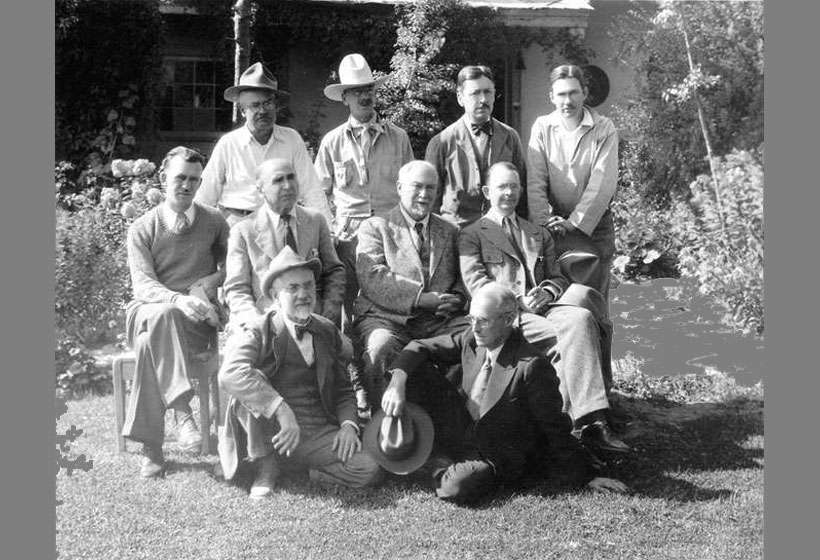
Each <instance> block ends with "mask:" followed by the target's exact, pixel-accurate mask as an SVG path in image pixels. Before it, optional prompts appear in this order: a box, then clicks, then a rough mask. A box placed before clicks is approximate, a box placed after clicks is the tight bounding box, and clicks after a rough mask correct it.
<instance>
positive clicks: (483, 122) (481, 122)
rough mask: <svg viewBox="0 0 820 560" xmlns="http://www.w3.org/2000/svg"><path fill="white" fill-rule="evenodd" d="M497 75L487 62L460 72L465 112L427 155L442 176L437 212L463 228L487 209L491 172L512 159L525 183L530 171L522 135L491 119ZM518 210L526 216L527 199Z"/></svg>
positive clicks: (459, 97) (460, 101) (460, 96)
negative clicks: (484, 190) (485, 190)
mask: <svg viewBox="0 0 820 560" xmlns="http://www.w3.org/2000/svg"><path fill="white" fill-rule="evenodd" d="M495 95H496V94H495V84H494V80H493V73H492V70H490V69H489V68H488V67H487V66H465V67H464V68H462V69H461V70H460V71H459V73H458V78H457V89H456V98H457V100H458V104H459V105H461V106H462V107H464V116H463V117H462V118H460V119H459V120H457V121H456V122H454V123H453V124H451V125H450V126H448V127H447V128H445V129H444V130H442V131H441V132H440V133H438V134H437V135H436V136H434V137H433V138H432V139H431V140H430V143H429V144H427V152H426V154H425V156H424V159H426V160H427V161H429V162H430V163H432V164H433V165H434V166H435V168H436V171H437V172H438V176H439V187H440V193H439V198H438V199H437V201H436V206H435V207H434V208H433V211H434V212H439V213H440V214H441V216H442V217H443V218H446V219H447V220H449V221H451V222H452V223H454V224H456V225H457V226H459V227H461V228H463V227H464V226H466V225H469V224H470V223H472V222H474V221H475V220H477V219H478V218H479V217H480V216H481V215H482V214H483V213H484V211H485V210H486V208H485V206H484V201H485V199H484V195H483V194H482V192H481V187H482V186H483V185H484V184H485V183H486V180H487V171H488V170H489V169H490V166H491V165H492V164H494V163H496V162H499V161H509V162H511V163H512V164H513V165H515V167H516V169H518V174H519V175H520V176H521V180H522V184H526V178H527V169H526V165H525V163H524V150H523V148H522V145H521V138H520V137H519V136H518V133H517V132H516V131H515V130H514V129H513V128H512V127H509V126H507V125H506V124H504V123H502V122H501V121H499V120H497V119H494V118H493V117H492V113H493V104H494V103H495ZM516 212H517V213H518V215H519V216H521V217H522V218H524V217H526V216H527V197H526V196H522V197H521V201H520V202H519V205H518V208H516Z"/></svg>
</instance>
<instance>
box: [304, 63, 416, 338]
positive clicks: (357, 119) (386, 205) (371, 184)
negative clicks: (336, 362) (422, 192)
mask: <svg viewBox="0 0 820 560" xmlns="http://www.w3.org/2000/svg"><path fill="white" fill-rule="evenodd" d="M385 79H386V78H379V79H376V78H374V77H373V73H372V72H371V70H370V65H369V64H368V63H367V60H365V58H364V57H363V56H362V55H360V54H356V53H354V54H349V55H347V56H345V57H344V58H343V59H342V61H341V63H340V64H339V81H340V83H338V84H331V85H329V86H327V87H326V88H325V90H324V93H325V96H326V97H327V98H328V99H331V100H333V101H340V102H341V103H342V104H344V105H345V106H346V107H347V108H348V111H349V113H350V116H349V117H348V119H347V120H346V121H345V122H344V123H342V124H341V125H339V126H337V127H336V128H334V129H333V130H331V131H330V132H328V133H327V134H326V135H325V137H324V138H322V142H321V144H320V145H319V151H318V152H317V154H316V161H315V162H314V165H315V168H316V173H317V174H318V175H319V180H320V181H321V185H322V187H323V189H324V191H325V193H326V194H327V195H328V196H329V197H331V200H332V202H333V206H334V207H335V208H334V210H335V224H334V233H335V235H336V241H337V244H336V252H337V253H338V255H339V258H340V259H341V261H342V262H343V263H344V265H345V270H346V274H347V285H346V289H345V299H344V310H345V314H346V316H347V321H348V322H349V321H351V317H352V312H353V301H354V300H355V299H356V294H357V293H358V291H359V283H358V282H357V280H356V231H357V230H358V228H359V224H361V223H362V222H363V221H364V220H366V219H367V218H369V217H370V216H374V215H375V216H384V215H385V214H387V212H389V211H390V210H391V209H392V208H394V207H395V206H396V204H398V202H399V195H398V193H397V192H396V180H397V179H398V176H399V169H400V168H401V166H402V165H404V164H405V163H407V162H408V161H410V160H412V159H413V150H412V149H411V147H410V138H408V136H407V133H406V132H405V131H404V129H402V128H400V127H398V126H396V125H394V124H393V123H391V122H389V121H385V120H382V119H380V118H379V115H378V114H377V113H376V109H375V106H374V104H375V101H376V88H377V87H378V86H379V85H380V84H381V83H382V82H384V80H385Z"/></svg>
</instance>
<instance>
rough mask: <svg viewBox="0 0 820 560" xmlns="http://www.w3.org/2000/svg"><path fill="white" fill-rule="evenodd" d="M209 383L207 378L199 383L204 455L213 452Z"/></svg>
mask: <svg viewBox="0 0 820 560" xmlns="http://www.w3.org/2000/svg"><path fill="white" fill-rule="evenodd" d="M208 385H209V383H208V380H207V379H200V380H199V383H197V396H198V397H199V432H200V435H201V436H202V454H203V455H209V454H210V453H211V412H210V404H209V401H210V397H209V395H208V393H209V391H208Z"/></svg>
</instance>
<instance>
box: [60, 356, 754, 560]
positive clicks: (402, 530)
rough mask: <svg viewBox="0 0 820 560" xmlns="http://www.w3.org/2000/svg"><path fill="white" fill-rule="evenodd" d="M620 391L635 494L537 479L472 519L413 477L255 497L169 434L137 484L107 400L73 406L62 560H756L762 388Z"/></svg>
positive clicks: (285, 489)
mask: <svg viewBox="0 0 820 560" xmlns="http://www.w3.org/2000/svg"><path fill="white" fill-rule="evenodd" d="M616 389H617V391H616V394H615V397H616V398H615V402H616V403H617V405H618V407H619V408H620V409H621V410H623V411H624V412H625V413H626V414H627V415H628V416H629V417H630V419H631V423H630V424H629V425H628V427H627V431H626V435H625V440H626V441H627V442H628V443H630V444H631V445H633V446H634V448H635V452H634V453H633V454H632V455H630V456H628V457H626V458H624V459H620V460H619V461H617V462H614V463H612V462H611V463H610V464H611V468H612V475H613V476H615V477H617V478H620V479H621V480H623V481H624V482H626V483H627V484H628V485H630V487H631V488H632V490H633V492H632V494H630V495H603V494H595V493H592V492H589V491H580V492H571V491H568V490H566V489H561V488H556V487H553V486H550V485H549V484H548V483H539V484H535V485H530V486H529V487H526V488H523V489H518V490H505V491H502V492H501V493H500V494H499V495H497V496H496V497H495V498H493V499H492V500H490V501H487V502H485V503H482V504H480V505H479V506H478V507H475V508H472V509H470V508H464V507H459V506H455V505H451V504H448V503H446V502H443V501H441V500H438V499H437V498H436V497H435V496H434V495H433V493H432V492H431V490H430V488H429V487H428V485H427V484H428V483H427V480H426V478H424V477H420V476H414V475H411V476H410V477H390V478H388V479H387V481H386V483H385V485H384V486H383V487H380V488H377V489H371V490H350V489H344V488H325V487H321V486H318V485H314V484H313V483H310V482H309V481H307V480H306V479H299V478H291V479H284V480H283V481H282V482H283V483H282V486H281V488H279V489H278V490H277V491H276V492H275V495H274V497H273V498H272V499H270V500H267V501H263V502H261V503H254V502H250V501H249V500H248V498H247V489H246V488H243V487H237V486H231V485H227V484H226V483H225V482H224V481H222V480H221V479H219V478H217V477H216V476H214V474H213V469H214V466H215V465H216V464H217V458H216V456H215V455H213V456H208V457H202V456H190V455H183V454H181V453H178V452H176V451H174V441H173V437H172V436H173V432H169V434H170V435H169V437H168V441H167V442H166V445H165V451H166V457H167V459H169V460H170V464H169V469H168V474H167V476H166V478H164V479H161V480H142V479H140V478H139V477H138V475H137V471H138V469H139V455H138V454H137V453H135V452H133V451H136V450H137V445H135V444H133V443H129V451H132V452H129V453H124V454H118V453H117V452H116V442H115V439H114V429H113V424H114V421H113V398H112V397H111V396H104V397H89V398H84V399H80V400H75V401H70V402H68V412H66V413H65V414H63V415H62V416H61V417H60V418H59V419H58V421H57V432H58V433H60V434H62V433H65V432H66V430H68V429H69V428H70V427H71V426H72V425H73V426H76V427H77V428H79V429H81V430H83V433H82V434H81V435H80V436H79V437H78V438H77V439H76V440H75V441H73V442H71V443H70V449H69V450H68V455H69V456H70V457H76V456H78V455H80V454H85V455H86V457H87V458H88V459H91V460H93V468H91V469H90V470H87V471H84V470H75V471H74V472H73V473H72V474H70V475H69V474H68V471H67V470H65V469H63V470H61V471H60V472H59V473H58V475H57V499H58V500H60V501H61V504H60V505H58V507H57V530H58V533H57V548H58V551H59V554H60V556H59V557H60V558H67V559H68V558H70V559H79V558H94V559H97V558H99V559H112V560H113V559H117V560H120V559H122V560H125V559H131V558H152V559H174V560H177V559H179V560H182V559H192V560H193V559H195V560H207V559H231V560H233V559H239V558H243V559H257V558H258V559H279V558H283V559H284V558H288V559H292V558H319V559H326V558H353V559H357V560H363V559H370V558H390V559H396V558H448V559H449V558H453V559H462V558H464V559H468V558H527V559H530V558H532V559H550V558H556V559H557V558H561V559H584V560H591V559H604V558H607V559H610V558H611V559H634V560H637V559H644V558H645V559H652V560H657V559H663V558H681V559H687V560H710V559H744V560H746V559H754V558H763V395H762V392H763V391H762V387H759V386H756V387H751V388H748V387H745V388H744V387H739V386H735V385H734V383H733V382H732V380H731V379H729V378H725V377H723V376H705V375H701V376H683V377H677V378H648V377H646V378H645V377H643V376H641V375H639V374H636V373H633V374H630V375H624V374H623V372H616ZM169 417H170V415H169ZM214 439H215V438H214ZM248 484H249V483H248ZM246 486H247V485H246Z"/></svg>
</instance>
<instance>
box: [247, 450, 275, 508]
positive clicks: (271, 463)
mask: <svg viewBox="0 0 820 560" xmlns="http://www.w3.org/2000/svg"><path fill="white" fill-rule="evenodd" d="M278 476H279V469H278V467H277V466H276V458H275V457H274V456H273V453H271V454H270V455H265V456H264V457H262V458H261V459H259V472H258V473H257V474H256V479H254V481H253V484H252V485H251V492H250V495H249V497H250V499H251V500H262V499H265V498H268V497H270V495H271V493H273V488H274V487H275V486H276V479H277V477H278Z"/></svg>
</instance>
